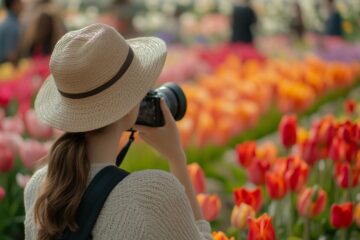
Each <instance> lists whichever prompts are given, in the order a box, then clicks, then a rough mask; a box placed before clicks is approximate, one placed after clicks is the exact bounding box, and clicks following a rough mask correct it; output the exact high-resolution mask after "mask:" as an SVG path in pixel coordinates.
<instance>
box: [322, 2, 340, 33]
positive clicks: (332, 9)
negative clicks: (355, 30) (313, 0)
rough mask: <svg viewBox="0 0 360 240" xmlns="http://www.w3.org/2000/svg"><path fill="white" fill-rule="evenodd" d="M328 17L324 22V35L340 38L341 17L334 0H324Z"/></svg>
mask: <svg viewBox="0 0 360 240" xmlns="http://www.w3.org/2000/svg"><path fill="white" fill-rule="evenodd" d="M325 3H326V8H327V12H328V17H327V19H326V21H325V35H328V36H336V37H342V36H343V31H342V16H341V14H340V12H339V11H338V10H337V8H336V4H335V0H325Z"/></svg>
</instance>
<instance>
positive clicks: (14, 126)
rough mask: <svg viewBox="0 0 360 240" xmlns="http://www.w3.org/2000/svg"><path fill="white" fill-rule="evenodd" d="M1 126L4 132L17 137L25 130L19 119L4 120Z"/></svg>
mask: <svg viewBox="0 0 360 240" xmlns="http://www.w3.org/2000/svg"><path fill="white" fill-rule="evenodd" d="M1 126H2V129H3V131H4V132H13V133H17V134H19V135H21V134H22V133H23V132H24V130H25V126H24V123H23V121H22V120H21V118H20V117H11V118H5V119H3V121H2V125H1Z"/></svg>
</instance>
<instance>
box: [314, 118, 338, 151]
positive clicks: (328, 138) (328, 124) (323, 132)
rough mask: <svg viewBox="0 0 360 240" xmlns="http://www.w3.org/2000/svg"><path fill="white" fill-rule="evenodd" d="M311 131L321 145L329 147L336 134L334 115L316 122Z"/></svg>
mask: <svg viewBox="0 0 360 240" xmlns="http://www.w3.org/2000/svg"><path fill="white" fill-rule="evenodd" d="M311 133H312V135H313V140H314V141H315V142H317V143H318V145H319V146H320V147H325V148H329V147H330V145H331V142H332V140H333V138H334V136H335V134H336V126H335V118H334V117H333V116H332V115H327V116H325V117H324V118H322V119H321V120H320V121H318V122H316V123H315V124H314V126H313V127H312V129H311Z"/></svg>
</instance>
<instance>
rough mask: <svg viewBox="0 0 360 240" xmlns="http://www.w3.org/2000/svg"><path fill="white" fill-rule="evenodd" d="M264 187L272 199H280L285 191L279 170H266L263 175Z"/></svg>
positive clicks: (282, 176) (285, 187) (282, 177)
mask: <svg viewBox="0 0 360 240" xmlns="http://www.w3.org/2000/svg"><path fill="white" fill-rule="evenodd" d="M265 183H266V189H267V191H268V194H269V196H270V197H271V198H272V199H280V198H282V197H284V196H285V195H286V193H287V186H286V181H285V177H284V175H283V174H282V173H279V172H277V171H276V172H274V171H273V172H268V173H266V175H265Z"/></svg>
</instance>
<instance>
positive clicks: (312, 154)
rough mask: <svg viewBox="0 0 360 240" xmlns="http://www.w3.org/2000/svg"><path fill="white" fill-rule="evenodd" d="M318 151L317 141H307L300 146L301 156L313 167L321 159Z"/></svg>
mask: <svg viewBox="0 0 360 240" xmlns="http://www.w3.org/2000/svg"><path fill="white" fill-rule="evenodd" d="M318 151H319V150H318V149H317V142H316V141H315V140H310V139H306V140H305V141H304V142H303V143H302V144H301V145H300V156H301V158H302V159H303V160H304V161H305V162H306V163H307V164H309V165H310V166H313V165H314V163H316V162H317V160H318V159H319V156H318V155H319V154H318Z"/></svg>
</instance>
